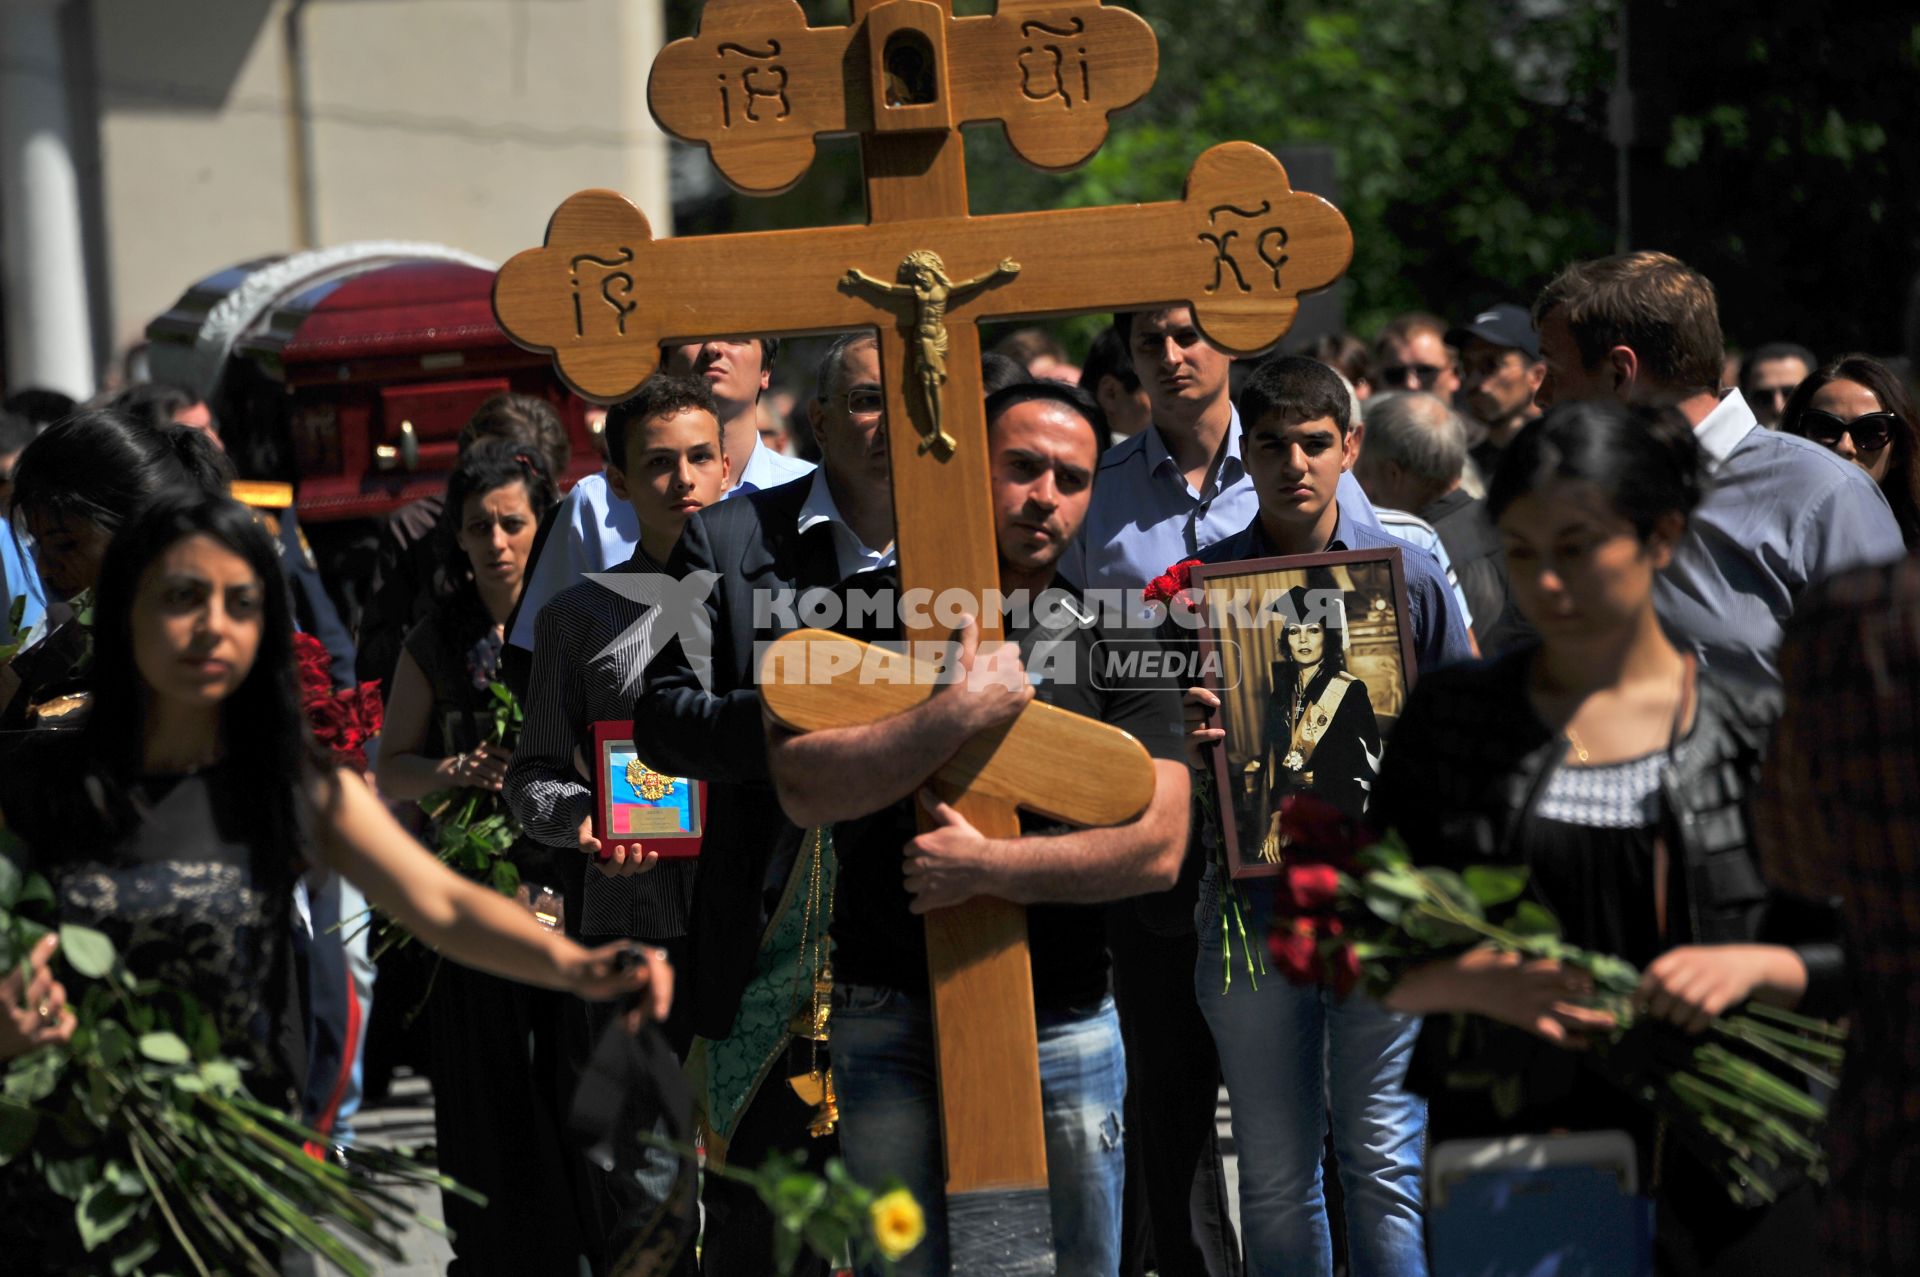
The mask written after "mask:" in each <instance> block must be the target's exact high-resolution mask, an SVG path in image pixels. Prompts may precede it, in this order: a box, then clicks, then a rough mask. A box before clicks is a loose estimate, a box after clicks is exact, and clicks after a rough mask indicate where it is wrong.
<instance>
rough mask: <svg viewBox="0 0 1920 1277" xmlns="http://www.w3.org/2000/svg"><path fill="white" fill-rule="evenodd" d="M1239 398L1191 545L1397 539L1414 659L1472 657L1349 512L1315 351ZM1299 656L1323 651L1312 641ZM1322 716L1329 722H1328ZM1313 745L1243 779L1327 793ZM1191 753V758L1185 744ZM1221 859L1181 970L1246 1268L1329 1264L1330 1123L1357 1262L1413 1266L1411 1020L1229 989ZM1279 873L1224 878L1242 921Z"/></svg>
mask: <svg viewBox="0 0 1920 1277" xmlns="http://www.w3.org/2000/svg"><path fill="white" fill-rule="evenodd" d="M1236 406H1237V407H1238V408H1239V410H1240V420H1241V421H1242V422H1244V423H1245V428H1244V437H1243V441H1242V443H1241V451H1242V453H1243V454H1244V455H1245V456H1246V458H1247V470H1248V473H1249V476H1250V479H1251V482H1252V484H1253V487H1254V490H1255V492H1256V493H1257V495H1258V498H1259V505H1258V507H1257V509H1256V511H1255V513H1254V516H1253V517H1252V519H1250V520H1249V521H1248V523H1247V526H1246V527H1244V528H1242V529H1241V530H1240V531H1239V532H1238V533H1236V534H1235V535H1233V536H1231V537H1228V538H1227V539H1225V540H1224V541H1221V542H1219V543H1217V544H1215V545H1213V546H1211V547H1209V548H1208V549H1206V550H1203V551H1202V552H1201V553H1200V556H1199V557H1200V559H1201V561H1202V562H1206V563H1230V562H1237V561H1242V560H1247V559H1265V558H1272V557H1276V556H1292V555H1307V554H1318V553H1320V552H1322V551H1328V550H1381V549H1395V550H1398V551H1400V555H1401V564H1402V568H1403V577H1404V580H1405V583H1406V591H1407V613H1406V615H1404V616H1402V617H1400V618H1399V619H1400V624H1401V625H1403V626H1405V627H1406V629H1407V630H1408V631H1410V637H1411V638H1412V648H1413V653H1414V659H1415V661H1416V662H1417V665H1418V668H1419V669H1420V670H1421V671H1423V672H1424V671H1428V670H1432V669H1436V668H1439V667H1440V666H1443V665H1448V664H1452V663H1454V662H1456V661H1461V660H1466V659H1469V658H1470V657H1471V655H1472V648H1471V645H1470V642H1469V639H1468V631H1467V627H1466V624H1465V622H1464V621H1462V620H1461V618H1460V615H1459V611H1458V609H1457V608H1456V607H1455V605H1454V602H1453V593H1452V591H1451V590H1450V589H1449V588H1448V586H1447V582H1446V578H1445V576H1444V575H1442V573H1441V570H1440V564H1439V562H1438V561H1437V560H1435V559H1434V558H1433V556H1432V555H1430V554H1427V553H1426V552H1425V551H1423V550H1420V549H1418V548H1416V547H1414V546H1411V545H1407V544H1405V543H1404V542H1401V541H1399V540H1397V539H1396V538H1394V537H1392V536H1390V535H1388V534H1387V533H1385V532H1383V531H1381V530H1380V529H1379V528H1377V527H1372V526H1369V525H1366V524H1362V523H1359V522H1357V521H1356V520H1354V519H1352V518H1351V517H1350V516H1349V515H1348V513H1347V510H1346V508H1345V506H1346V501H1345V498H1344V496H1342V495H1340V493H1339V480H1340V476H1341V475H1342V474H1344V473H1345V472H1346V471H1347V470H1348V469H1349V467H1351V466H1352V465H1353V461H1354V458H1355V455H1356V454H1357V453H1358V452H1359V449H1360V445H1359V439H1358V433H1357V432H1356V431H1355V430H1354V429H1353V428H1352V414H1353V406H1352V401H1351V398H1350V396H1349V395H1348V392H1347V389H1346V385H1345V383H1344V382H1342V381H1341V379H1340V377H1339V375H1338V374H1337V373H1335V372H1334V371H1333V370H1332V369H1331V368H1328V367H1327V366H1326V365H1325V364H1322V363H1319V362H1317V361H1315V360H1311V359H1305V358H1301V357H1298V356H1293V357H1287V358H1280V359H1271V360H1268V361H1266V362H1265V363H1262V364H1261V365H1260V366H1259V367H1258V368H1256V369H1255V370H1254V372H1253V375H1252V376H1251V377H1249V378H1248V379H1247V381H1246V384H1245V385H1243V386H1242V387H1241V388H1240V393H1239V395H1238V396H1237V398H1236ZM1295 619H1300V618H1298V617H1296V618H1295ZM1341 628H1344V626H1342V627H1341ZM1321 639H1322V641H1323V642H1324V641H1325V630H1324V629H1323V630H1322V631H1321ZM1313 659H1314V660H1315V661H1319V660H1320V655H1318V654H1316V655H1314V657H1313ZM1323 686H1325V685H1323ZM1187 696H1188V703H1189V707H1190V710H1191V711H1192V712H1190V714H1189V721H1190V722H1194V721H1195V720H1196V719H1197V718H1198V717H1199V713H1200V711H1201V710H1202V708H1203V707H1204V709H1205V710H1207V711H1211V710H1217V709H1218V708H1219V704H1220V701H1219V697H1218V696H1217V695H1215V694H1214V693H1211V692H1208V691H1207V690H1206V689H1204V688H1191V689H1189V690H1188V693H1187ZM1321 707H1322V710H1323V711H1324V712H1325V714H1326V715H1327V717H1329V718H1332V717H1335V716H1336V715H1335V714H1334V710H1333V707H1331V706H1328V705H1326V704H1325V703H1324V702H1322V705H1321ZM1363 717H1365V716H1363ZM1298 721H1302V722H1311V721H1313V720H1311V719H1306V718H1302V719H1301V720H1298ZM1195 726H1198V727H1199V735H1198V736H1195V735H1193V734H1190V735H1189V740H1191V741H1195V742H1196V743H1199V742H1213V741H1222V740H1224V737H1225V732H1224V730H1223V729H1222V728H1220V727H1219V726H1217V725H1210V726H1200V725H1199V724H1198V723H1195ZM1318 726H1319V727H1320V728H1321V729H1322V730H1331V728H1332V723H1330V722H1321V723H1319V724H1318ZM1387 748H1389V749H1390V748H1392V746H1391V744H1390V743H1389V744H1388V746H1387ZM1312 751H1313V747H1312V745H1311V743H1310V742H1308V741H1305V740H1302V742H1301V743H1300V744H1299V745H1297V746H1296V747H1295V748H1294V749H1293V750H1292V751H1290V752H1289V753H1288V754H1287V755H1286V756H1285V758H1284V760H1283V761H1282V763H1281V766H1282V767H1283V768H1284V769H1286V770H1289V771H1292V772H1294V773H1295V775H1293V776H1290V777H1273V776H1271V775H1263V774H1262V773H1263V772H1264V771H1265V769H1266V767H1267V766H1268V764H1266V763H1264V762H1263V763H1262V764H1261V766H1260V767H1259V768H1256V769H1254V770H1253V771H1252V772H1251V776H1252V779H1253V781H1254V783H1255V784H1256V785H1257V787H1258V788H1260V789H1261V790H1263V791H1264V792H1265V793H1267V794H1269V795H1274V796H1276V797H1277V796H1278V795H1280V794H1283V793H1287V792H1293V791H1295V790H1298V789H1301V788H1312V789H1314V790H1319V791H1321V792H1322V793H1323V794H1324V793H1325V792H1326V791H1327V790H1330V789H1334V788H1335V787H1334V786H1330V785H1327V784H1326V783H1325V780H1324V778H1322V781H1321V783H1320V784H1314V783H1313V782H1314V780H1315V776H1314V775H1313V774H1312V773H1313V770H1314V769H1313V766H1312V764H1313V761H1314V759H1313V752H1312ZM1340 752H1341V753H1343V754H1344V755H1345V759H1350V760H1352V762H1354V763H1357V764H1358V766H1359V767H1361V768H1364V769H1365V770H1364V771H1362V772H1360V773H1358V774H1356V775H1353V776H1350V777H1343V778H1342V784H1341V785H1340V786H1339V787H1338V789H1339V790H1340V791H1341V792H1344V793H1345V794H1347V795H1349V796H1353V795H1358V796H1359V799H1360V805H1364V797H1365V795H1367V794H1369V793H1370V792H1371V789H1372V784H1373V780H1374V775H1375V773H1376V771H1377V768H1378V766H1379V759H1380V751H1379V745H1378V737H1377V736H1375V737H1374V738H1373V743H1372V745H1371V746H1370V747H1368V748H1365V749H1353V750H1347V751H1340ZM1189 758H1190V761H1192V762H1194V763H1195V764H1196V765H1200V764H1201V762H1202V760H1201V759H1200V758H1199V757H1198V756H1196V755H1194V754H1190V756H1189ZM1343 761H1344V760H1343ZM1235 762H1236V763H1239V760H1235ZM1241 765H1242V766H1243V770H1242V772H1241V775H1242V776H1243V777H1247V776H1248V775H1249V772H1248V771H1247V770H1245V769H1244V764H1241ZM1230 770H1231V768H1230ZM1223 801H1225V800H1224V799H1223ZM1356 814H1357V813H1356ZM1265 832H1266V831H1264V830H1258V831H1253V833H1252V835H1251V836H1253V837H1260V836H1261V835H1263V834H1264V833H1265ZM1222 872H1223V867H1222V866H1221V865H1220V864H1218V863H1212V864H1209V865H1208V866H1207V871H1206V881H1205V885H1204V886H1203V888H1202V892H1201V910H1200V917H1199V919H1198V922H1199V932H1200V937H1201V940H1200V948H1199V954H1198V957H1197V960H1196V966H1195V972H1194V981H1195V984H1196V986H1197V988H1198V990H1199V1000H1200V1007H1201V1010H1202V1012H1203V1013H1204V1014H1205V1017H1206V1023H1207V1026H1208V1029H1209V1030H1210V1032H1211V1033H1212V1036H1213V1041H1214V1043H1215V1045H1216V1046H1217V1047H1218V1049H1219V1055H1220V1063H1221V1066H1222V1070H1223V1072H1224V1074H1225V1077H1226V1083H1227V1093H1228V1099H1229V1101H1230V1107H1231V1108H1232V1111H1233V1130H1234V1144H1235V1147H1236V1148H1237V1149H1238V1151H1239V1155H1240V1221H1241V1227H1242V1229H1243V1230H1244V1231H1245V1234H1246V1242H1247V1247H1246V1254H1247V1271H1248V1272H1249V1273H1252V1274H1258V1275H1259V1277H1279V1275H1281V1274H1289V1275H1290V1274H1294V1273H1320V1274H1325V1273H1330V1272H1331V1271H1332V1263H1333V1257H1332V1248H1331V1243H1330V1233H1329V1228H1328V1223H1327V1219H1326V1213H1325V1201H1324V1198H1323V1195H1322V1189H1321V1182H1320V1167H1321V1157H1322V1147H1323V1136H1324V1134H1325V1133H1326V1132H1327V1131H1328V1129H1329V1127H1330V1128H1331V1131H1332V1135H1333V1147H1334V1154H1335V1156H1336V1157H1337V1158H1338V1160H1339V1166H1340V1182H1341V1185H1342V1186H1343V1188H1344V1189H1345V1195H1346V1217H1347V1221H1348V1226H1347V1247H1348V1254H1349V1256H1350V1258H1351V1262H1352V1268H1353V1270H1354V1271H1356V1272H1365V1273H1395V1274H1403V1275H1405V1277H1423V1275H1424V1273H1425V1271H1426V1265H1425V1255H1424V1245H1423V1241H1422V1236H1421V1224H1420V1220H1421V1197H1420V1174H1421V1162H1422V1153H1423V1144H1424V1137H1425V1131H1426V1111H1425V1107H1424V1106H1423V1105H1422V1103H1421V1102H1420V1100H1419V1099H1418V1098H1416V1097H1415V1096H1413V1095H1411V1094H1409V1093H1408V1092H1407V1091H1406V1089H1405V1086H1404V1082H1405V1078H1406V1070H1407V1062H1408V1060H1409V1059H1410V1058H1411V1057H1412V1054H1413V1043H1414V1039H1415V1037H1416V1036H1417V1035H1418V1032H1419V1027H1420V1024H1419V1020H1418V1019H1417V1018H1413V1017H1407V1016H1400V1015H1395V1014H1393V1013H1392V1012H1389V1011H1387V1010H1386V1009H1385V1008H1384V1007H1382V1006H1380V1005H1379V1004H1378V1003H1377V1002H1374V1001H1373V1000H1372V999H1370V998H1368V997H1366V995H1365V994H1363V993H1359V992H1355V993H1353V994H1351V995H1349V996H1348V997H1346V998H1345V999H1340V998H1337V997H1335V995H1334V994H1333V992H1332V990H1330V989H1325V988H1320V987H1310V988H1296V987H1294V986H1292V985H1290V984H1288V983H1287V982H1286V981H1284V980H1273V981H1263V982H1262V983H1261V985H1260V987H1259V988H1258V989H1257V990H1246V991H1241V990H1239V989H1235V990H1234V991H1233V992H1232V994H1231V995H1229V994H1228V993H1227V992H1226V991H1225V989H1224V987H1223V981H1222V969H1223V966H1224V964H1225V962H1226V960H1227V957H1228V953H1227V951H1226V949H1225V946H1224V943H1223V941H1222V939H1221V935H1222V933H1221V926H1220V920H1221V909H1222V908H1223V906H1222V904H1221V900H1222V893H1223V890H1224V886H1223V884H1222V883H1221V880H1220V876H1221V873H1222ZM1275 881H1276V880H1275V879H1272V878H1266V879H1259V880H1255V881H1242V882H1239V883H1235V884H1233V885H1234V890H1235V891H1236V892H1237V893H1238V896H1239V902H1240V903H1239V908H1240V909H1241V910H1242V912H1243V913H1244V914H1245V919H1246V933H1245V934H1248V935H1255V936H1258V935H1265V934H1266V930H1267V924H1268V922H1269V921H1270V920H1271V919H1272V918H1273V917H1274V916H1275V910H1276V905H1275V892H1274V887H1273V883H1274V882H1275ZM1329 1059H1331V1060H1332V1061H1333V1062H1334V1064H1333V1067H1332V1068H1331V1070H1329V1067H1328V1060H1329Z"/></svg>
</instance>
